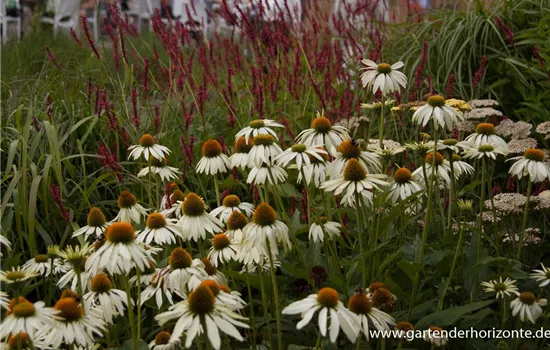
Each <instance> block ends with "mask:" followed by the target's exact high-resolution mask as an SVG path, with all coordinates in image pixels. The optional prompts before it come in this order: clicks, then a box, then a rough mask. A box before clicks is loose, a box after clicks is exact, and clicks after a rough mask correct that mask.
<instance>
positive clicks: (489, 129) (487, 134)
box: [464, 123, 508, 148]
mask: <svg viewBox="0 0 550 350" xmlns="http://www.w3.org/2000/svg"><path fill="white" fill-rule="evenodd" d="M464 141H466V142H473V143H474V144H475V145H476V146H481V145H492V146H494V147H504V148H507V147H508V145H507V143H506V141H504V139H503V138H502V137H500V136H497V135H496V133H495V126H494V125H493V124H491V123H479V124H478V125H477V126H476V131H475V132H474V133H473V134H470V135H468V137H466V138H465V139H464Z"/></svg>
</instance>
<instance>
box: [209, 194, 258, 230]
mask: <svg viewBox="0 0 550 350" xmlns="http://www.w3.org/2000/svg"><path fill="white" fill-rule="evenodd" d="M234 211H238V212H244V213H245V214H246V215H247V216H250V215H252V213H253V212H254V205H253V204H250V203H246V202H241V199H240V198H239V197H238V196H236V195H234V194H230V195H227V196H225V197H223V201H222V205H221V206H219V207H217V208H216V209H213V210H212V211H211V212H210V215H212V216H214V217H217V218H218V219H220V220H221V222H223V223H226V222H227V219H229V216H230V215H231V213H233V212H234Z"/></svg>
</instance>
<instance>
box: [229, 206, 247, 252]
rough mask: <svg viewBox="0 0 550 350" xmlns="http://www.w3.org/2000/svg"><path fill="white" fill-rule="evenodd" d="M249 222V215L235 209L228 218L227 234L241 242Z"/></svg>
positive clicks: (231, 238) (234, 240)
mask: <svg viewBox="0 0 550 350" xmlns="http://www.w3.org/2000/svg"><path fill="white" fill-rule="evenodd" d="M247 224H248V219H247V217H246V216H245V215H244V214H243V213H241V212H238V211H234V212H233V213H231V215H230V216H229V218H228V219H227V223H226V226H227V231H225V234H226V235H227V237H229V239H230V240H232V241H233V242H236V243H238V244H241V241H242V239H243V228H245V226H246V225H247Z"/></svg>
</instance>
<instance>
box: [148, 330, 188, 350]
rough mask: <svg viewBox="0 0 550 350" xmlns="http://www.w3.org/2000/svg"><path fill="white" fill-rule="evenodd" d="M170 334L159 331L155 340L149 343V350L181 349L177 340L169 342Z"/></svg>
mask: <svg viewBox="0 0 550 350" xmlns="http://www.w3.org/2000/svg"><path fill="white" fill-rule="evenodd" d="M171 336H172V334H170V333H168V332H166V331H160V332H158V333H157V335H155V339H153V341H152V342H150V343H149V349H151V350H178V349H181V344H180V341H179V339H175V340H174V341H170V337H171Z"/></svg>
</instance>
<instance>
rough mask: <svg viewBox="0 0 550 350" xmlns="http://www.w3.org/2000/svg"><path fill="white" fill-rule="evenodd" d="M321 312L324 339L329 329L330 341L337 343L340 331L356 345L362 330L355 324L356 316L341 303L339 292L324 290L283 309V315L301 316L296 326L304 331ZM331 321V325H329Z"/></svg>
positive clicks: (320, 321) (320, 322)
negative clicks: (316, 314)
mask: <svg viewBox="0 0 550 350" xmlns="http://www.w3.org/2000/svg"><path fill="white" fill-rule="evenodd" d="M317 311H319V315H318V319H319V330H320V331H321V335H322V336H323V337H324V336H326V335H327V329H328V332H329V335H330V341H331V342H333V343H335V342H336V339H337V338H338V333H339V332H340V329H342V331H344V333H345V334H346V336H347V337H348V339H349V340H350V341H351V342H352V343H355V340H356V339H357V335H359V332H360V329H359V326H358V325H357V324H356V322H355V316H354V315H353V314H352V313H351V312H350V311H349V310H348V309H346V307H345V306H344V304H343V303H342V302H341V301H340V299H339V295H338V292H337V291H335V290H334V289H332V288H322V289H321V290H319V292H318V293H317V294H310V295H309V296H307V297H306V298H305V299H302V300H299V301H295V302H293V303H292V304H290V305H288V306H287V307H285V308H284V309H283V315H296V314H300V315H301V316H302V320H301V321H300V322H298V324H297V325H296V329H298V330H299V329H302V328H303V327H305V326H306V325H307V324H308V323H309V322H310V321H311V319H312V318H313V316H314V315H315V313H317ZM329 320H330V325H329Z"/></svg>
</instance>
